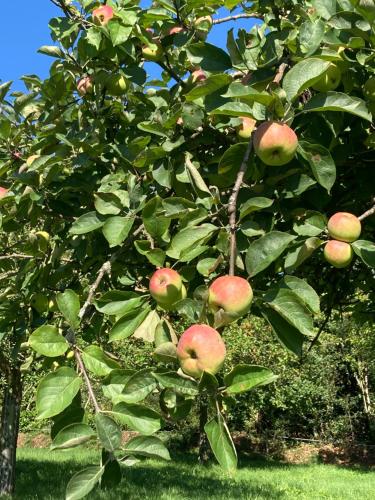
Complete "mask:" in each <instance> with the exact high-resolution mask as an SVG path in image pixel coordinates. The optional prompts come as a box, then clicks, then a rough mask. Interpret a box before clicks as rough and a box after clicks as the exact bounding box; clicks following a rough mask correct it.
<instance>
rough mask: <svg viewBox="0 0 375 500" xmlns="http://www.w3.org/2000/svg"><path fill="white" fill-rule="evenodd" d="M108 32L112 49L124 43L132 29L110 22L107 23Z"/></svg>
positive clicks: (113, 21) (116, 22)
mask: <svg viewBox="0 0 375 500" xmlns="http://www.w3.org/2000/svg"><path fill="white" fill-rule="evenodd" d="M108 31H109V35H110V37H111V41H112V44H113V46H114V47H117V46H118V45H122V44H123V43H124V42H126V41H127V40H128V38H129V36H130V35H131V32H132V27H131V26H123V25H122V24H120V23H119V22H118V21H115V20H112V21H111V22H110V23H108Z"/></svg>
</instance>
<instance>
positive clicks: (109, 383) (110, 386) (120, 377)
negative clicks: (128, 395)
mask: <svg viewBox="0 0 375 500" xmlns="http://www.w3.org/2000/svg"><path fill="white" fill-rule="evenodd" d="M133 374H134V370H129V369H126V370H112V371H111V373H110V374H109V375H107V377H106V378H105V379H104V380H103V381H102V390H103V394H104V396H105V397H106V398H109V399H111V401H112V402H113V403H114V404H115V403H118V402H119V401H121V393H122V391H123V390H124V387H125V385H126V382H127V381H128V380H129V378H130V377H131V376H132V375H133Z"/></svg>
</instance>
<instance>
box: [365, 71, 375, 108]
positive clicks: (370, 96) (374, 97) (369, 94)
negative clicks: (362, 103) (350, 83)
mask: <svg viewBox="0 0 375 500" xmlns="http://www.w3.org/2000/svg"><path fill="white" fill-rule="evenodd" d="M363 95H364V96H365V97H366V99H367V100H368V101H370V102H375V76H372V77H371V78H369V79H368V80H367V82H366V83H365V84H364V86H363Z"/></svg>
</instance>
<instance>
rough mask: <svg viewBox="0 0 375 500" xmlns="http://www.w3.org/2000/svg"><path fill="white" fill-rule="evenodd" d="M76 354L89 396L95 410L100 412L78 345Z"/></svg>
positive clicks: (75, 350) (75, 349)
mask: <svg viewBox="0 0 375 500" xmlns="http://www.w3.org/2000/svg"><path fill="white" fill-rule="evenodd" d="M74 356H75V358H76V360H77V363H78V366H79V368H80V370H81V373H82V375H83V378H84V379H85V383H86V387H87V391H88V393H89V396H90V399H91V401H92V404H93V405H94V408H95V412H96V413H99V412H100V406H99V404H98V401H97V400H96V397H95V393H94V389H93V388H92V385H91V381H90V379H89V376H88V375H87V371H86V368H85V365H84V363H83V361H82V358H81V355H80V353H79V352H78V349H77V348H76V347H75V348H74Z"/></svg>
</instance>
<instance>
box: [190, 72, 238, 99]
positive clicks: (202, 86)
mask: <svg viewBox="0 0 375 500" xmlns="http://www.w3.org/2000/svg"><path fill="white" fill-rule="evenodd" d="M231 81H232V78H231V77H230V76H229V75H227V74H225V73H222V74H218V75H212V76H209V77H208V78H207V79H206V80H204V81H203V82H200V83H199V84H197V85H196V86H195V87H194V88H193V89H192V90H190V92H188V93H187V94H186V95H185V98H186V100H187V101H194V100H195V99H199V98H200V97H205V96H206V95H209V94H212V93H213V92H216V90H219V89H221V88H223V87H225V86H227V85H229V83H230V82H231Z"/></svg>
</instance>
